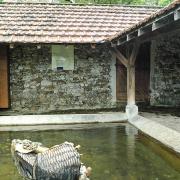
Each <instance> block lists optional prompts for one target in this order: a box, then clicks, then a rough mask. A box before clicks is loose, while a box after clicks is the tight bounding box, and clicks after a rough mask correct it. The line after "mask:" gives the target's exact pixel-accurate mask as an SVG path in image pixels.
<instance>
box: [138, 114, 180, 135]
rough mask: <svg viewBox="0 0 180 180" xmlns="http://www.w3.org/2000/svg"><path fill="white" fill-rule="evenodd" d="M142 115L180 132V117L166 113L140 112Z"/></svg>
mask: <svg viewBox="0 0 180 180" xmlns="http://www.w3.org/2000/svg"><path fill="white" fill-rule="evenodd" d="M140 115H141V116H143V117H145V118H148V119H150V120H152V121H155V122H157V123H159V124H161V125H164V126H166V127H168V128H171V129H173V130H175V131H178V132H179V133H180V117H177V116H173V115H171V114H165V113H149V112H140Z"/></svg>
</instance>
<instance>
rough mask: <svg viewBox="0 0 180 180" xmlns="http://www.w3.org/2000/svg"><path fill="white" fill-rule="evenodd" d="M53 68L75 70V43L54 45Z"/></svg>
mask: <svg viewBox="0 0 180 180" xmlns="http://www.w3.org/2000/svg"><path fill="white" fill-rule="evenodd" d="M52 69H53V70H61V71H62V70H74V46H73V45H68V46H66V45H52Z"/></svg>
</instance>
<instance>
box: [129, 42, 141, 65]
mask: <svg viewBox="0 0 180 180" xmlns="http://www.w3.org/2000/svg"><path fill="white" fill-rule="evenodd" d="M139 46H140V45H139V43H138V42H135V43H134V45H133V50H132V53H131V56H130V59H129V60H130V65H134V64H135V61H136V57H137V54H138V52H139Z"/></svg>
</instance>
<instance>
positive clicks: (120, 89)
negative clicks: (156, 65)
mask: <svg viewBox="0 0 180 180" xmlns="http://www.w3.org/2000/svg"><path fill="white" fill-rule="evenodd" d="M150 49H151V43H150V42H146V43H143V44H141V46H140V49H139V53H138V56H137V58H136V64H135V66H136V102H137V103H138V102H143V103H149V86H150ZM116 67H117V68H116V73H117V78H116V81H117V83H116V84H117V87H116V92H117V94H116V95H117V101H118V102H122V103H127V70H126V67H125V66H124V65H122V64H121V63H120V62H119V61H118V60H117V64H116Z"/></svg>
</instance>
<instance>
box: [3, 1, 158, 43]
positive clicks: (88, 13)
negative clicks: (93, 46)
mask: <svg viewBox="0 0 180 180" xmlns="http://www.w3.org/2000/svg"><path fill="white" fill-rule="evenodd" d="M158 9H159V8H155V7H142V6H141V7H140V6H139V7H138V6H110V5H109V6H103V5H101V6H95V5H86V6H85V5H59V4H31V3H24V4H23V3H19V4H17V3H4V4H0V42H6V43H14V42H19V43H98V42H103V41H106V40H108V39H109V38H110V37H112V36H115V35H116V34H117V33H118V32H123V31H124V30H126V29H128V28H129V27H131V26H132V25H134V24H136V23H138V22H140V21H142V20H143V19H144V18H146V17H148V16H150V15H151V14H152V13H154V12H156V11H157V10H158Z"/></svg>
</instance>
